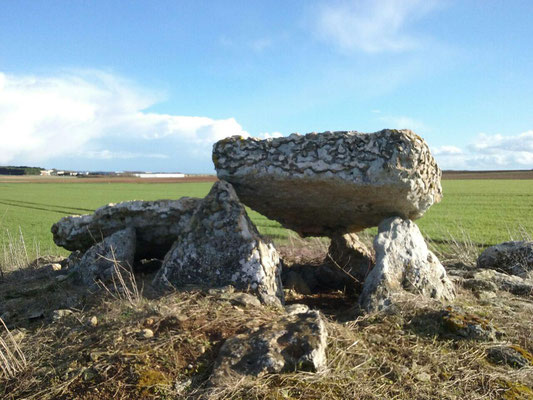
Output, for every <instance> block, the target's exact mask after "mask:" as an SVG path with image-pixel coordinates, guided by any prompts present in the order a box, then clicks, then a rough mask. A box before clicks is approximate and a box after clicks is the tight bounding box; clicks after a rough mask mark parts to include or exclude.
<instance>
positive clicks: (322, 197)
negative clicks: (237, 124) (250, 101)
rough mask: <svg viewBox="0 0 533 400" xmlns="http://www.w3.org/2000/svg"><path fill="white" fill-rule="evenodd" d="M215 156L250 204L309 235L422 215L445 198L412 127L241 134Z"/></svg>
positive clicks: (427, 153)
mask: <svg viewBox="0 0 533 400" xmlns="http://www.w3.org/2000/svg"><path fill="white" fill-rule="evenodd" d="M213 161H214V163H215V167H216V169H217V174H218V177H219V178H220V179H224V180H226V181H228V182H230V183H231V184H232V185H233V186H234V187H235V190H236V192H237V194H238V195H239V198H240V200H241V201H242V202H243V203H244V204H246V205H248V206H250V207H251V208H253V209H254V210H256V211H258V212H260V213H262V214H264V215H266V216H267V217H269V218H271V219H275V220H277V221H279V222H280V223H281V224H282V225H283V226H285V227H286V228H290V229H293V230H295V231H296V232H298V233H300V234H301V235H303V236H330V235H332V234H343V233H348V232H357V231H359V230H362V229H364V228H367V227H372V226H377V225H378V224H379V223H380V222H381V221H382V220H383V219H385V218H388V217H391V216H394V215H399V216H402V217H404V218H410V219H416V218H419V217H421V216H422V215H423V214H424V212H425V211H426V210H427V209H428V208H429V207H430V206H431V205H432V204H434V203H436V202H438V201H440V199H441V196H442V189H441V185H440V177H441V171H440V169H439V167H438V166H437V164H436V162H435V160H434V159H433V157H432V155H431V153H430V151H429V148H428V146H427V144H426V143H425V142H424V140H423V139H421V138H420V137H419V136H417V135H416V134H414V133H413V132H411V131H408V130H402V131H399V130H382V131H380V132H376V133H373V134H365V133H358V132H354V131H351V132H324V133H310V134H307V135H304V136H301V135H298V134H292V135H290V136H289V137H282V138H276V139H267V140H259V139H256V138H249V139H243V138H242V137H239V136H233V137H230V138H227V139H224V140H221V141H219V142H217V143H216V144H215V146H214V148H213Z"/></svg>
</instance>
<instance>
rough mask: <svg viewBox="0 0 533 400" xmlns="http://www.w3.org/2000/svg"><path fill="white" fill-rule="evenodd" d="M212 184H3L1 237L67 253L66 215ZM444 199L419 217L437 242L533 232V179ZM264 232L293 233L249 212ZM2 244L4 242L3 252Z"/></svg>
mask: <svg viewBox="0 0 533 400" xmlns="http://www.w3.org/2000/svg"><path fill="white" fill-rule="evenodd" d="M211 185H212V184H211V183H179V184H174V183H173V184H168V183H162V184H156V183H0V240H1V241H3V242H4V243H5V241H6V240H7V237H6V231H7V230H9V232H10V233H11V235H12V236H15V235H18V234H19V229H20V230H21V231H22V233H23V235H24V238H25V240H26V245H27V247H28V251H29V252H30V253H32V254H35V252H36V248H37V247H38V248H40V253H41V254H67V252H66V251H64V250H61V249H59V248H57V247H56V246H55V245H54V244H53V241H52V235H51V233H50V227H51V226H52V224H53V223H55V222H57V221H58V220H59V219H60V218H61V217H63V216H65V215H71V214H87V213H90V212H92V211H93V210H95V209H96V208H98V207H100V206H102V205H105V204H107V203H116V202H120V201H126V200H156V199H164V198H167V199H168V198H170V199H177V198H180V197H182V196H191V197H203V196H205V195H206V194H207V193H208V191H209V188H210V187H211ZM443 187H444V199H443V200H442V202H441V203H439V204H437V205H435V206H433V207H432V208H431V209H430V210H429V211H428V213H427V214H426V215H425V216H424V218H422V219H420V220H418V221H417V223H418V224H419V226H420V228H421V229H422V231H423V232H424V234H425V235H426V237H427V238H428V239H431V240H433V241H436V242H437V243H439V242H442V241H447V240H449V239H450V237H455V238H458V239H459V240H462V238H463V237H465V236H466V237H468V238H469V240H471V241H472V242H474V243H475V244H478V245H480V246H486V245H491V244H495V243H499V242H502V241H505V240H509V239H510V238H515V239H519V238H522V237H523V236H524V233H525V234H526V235H529V236H531V234H532V233H533V181H530V180H453V181H443ZM249 212H250V217H251V218H252V220H253V221H254V222H255V223H256V225H257V226H258V228H259V230H260V231H261V233H263V234H266V235H269V236H271V237H272V238H273V239H274V240H281V241H283V240H284V239H286V238H287V235H288V232H287V231H286V230H285V229H283V228H281V227H280V225H279V224H278V223H277V222H275V221H271V220H268V219H267V218H265V217H263V216H262V215H260V214H258V213H256V212H254V211H250V210H249ZM1 251H2V246H1V244H0V252H1Z"/></svg>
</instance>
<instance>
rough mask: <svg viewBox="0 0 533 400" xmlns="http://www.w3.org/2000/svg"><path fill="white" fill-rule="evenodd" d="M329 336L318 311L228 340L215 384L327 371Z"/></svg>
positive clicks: (214, 377) (216, 366) (270, 324)
mask: <svg viewBox="0 0 533 400" xmlns="http://www.w3.org/2000/svg"><path fill="white" fill-rule="evenodd" d="M326 345H327V332H326V327H325V324H324V321H323V320H322V318H321V316H320V313H319V312H318V311H304V312H302V313H294V314H290V315H287V316H285V317H282V318H280V319H279V320H277V321H273V322H271V323H268V324H266V325H263V326H261V327H260V328H259V329H257V330H256V331H253V332H246V333H242V334H239V335H236V336H234V337H231V338H229V339H228V340H226V342H225V343H224V345H223V346H222V348H221V349H220V353H219V355H218V358H217V360H216V362H215V366H214V369H213V376H212V377H211V380H210V381H211V384H213V385H216V386H218V385H227V384H231V383H232V382H234V381H235V380H239V378H242V377H243V376H246V375H249V376H261V375H264V374H267V373H283V372H295V371H298V370H300V371H302V370H303V371H309V372H317V371H321V370H323V369H324V368H325V367H326Z"/></svg>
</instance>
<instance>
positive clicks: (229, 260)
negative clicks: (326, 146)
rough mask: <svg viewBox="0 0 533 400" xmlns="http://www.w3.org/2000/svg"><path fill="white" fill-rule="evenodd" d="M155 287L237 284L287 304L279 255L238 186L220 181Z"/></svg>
mask: <svg viewBox="0 0 533 400" xmlns="http://www.w3.org/2000/svg"><path fill="white" fill-rule="evenodd" d="M154 283H155V284H157V285H166V286H169V285H171V286H172V285H175V286H180V285H184V284H198V285H209V286H210V287H221V286H226V285H232V286H234V287H235V288H236V289H238V290H243V291H250V292H252V293H255V294H257V295H258V297H259V298H260V300H261V301H262V302H263V303H266V304H277V305H280V304H282V303H283V290H282V285H281V265H280V259H279V255H278V253H277V251H276V249H275V248H274V246H273V245H272V243H270V242H269V241H267V240H266V239H265V238H263V237H262V236H261V235H260V234H259V232H258V231H257V228H256V227H255V225H254V224H253V223H252V222H251V221H250V219H249V218H248V216H247V214H246V210H245V209H244V206H243V205H242V204H241V203H240V201H239V199H238V197H237V195H236V194H235V191H234V190H233V188H232V186H231V185H230V184H229V183H227V182H224V181H219V182H216V183H215V184H214V185H213V187H212V189H211V191H210V192H209V194H208V195H207V196H206V197H205V198H204V199H203V200H202V202H201V203H200V204H199V206H198V208H197V209H196V211H195V212H194V214H193V216H192V217H191V220H190V221H189V224H188V225H187V226H186V227H184V229H183V230H182V232H181V233H180V235H179V236H178V239H177V240H176V242H175V243H174V245H173V246H172V248H171V250H170V251H169V252H168V254H167V255H166V256H165V259H164V261H163V265H162V267H161V269H160V271H159V273H158V274H157V276H156V278H155V280H154Z"/></svg>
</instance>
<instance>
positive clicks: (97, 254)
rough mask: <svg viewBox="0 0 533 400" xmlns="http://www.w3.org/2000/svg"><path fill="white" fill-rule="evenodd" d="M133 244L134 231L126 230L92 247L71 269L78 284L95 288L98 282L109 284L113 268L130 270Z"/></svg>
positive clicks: (133, 251)
mask: <svg viewBox="0 0 533 400" xmlns="http://www.w3.org/2000/svg"><path fill="white" fill-rule="evenodd" d="M135 242H136V237H135V229H133V228H127V229H123V230H121V231H118V232H115V233H113V234H112V235H111V236H108V237H107V238H105V239H104V240H103V241H101V242H100V243H97V244H95V245H94V246H92V247H91V248H90V249H89V250H87V251H86V252H85V254H84V255H83V256H82V257H81V259H80V260H79V261H78V262H77V263H76V264H75V265H74V266H73V267H72V271H74V272H75V273H76V274H75V276H76V277H77V280H78V282H80V283H82V284H84V285H85V286H88V287H92V288H95V287H97V284H98V282H102V283H104V284H106V283H109V282H111V281H112V280H113V276H114V275H115V268H119V269H120V268H126V269H127V270H131V267H132V266H133V260H134V257H135ZM115 264H116V267H115Z"/></svg>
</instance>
